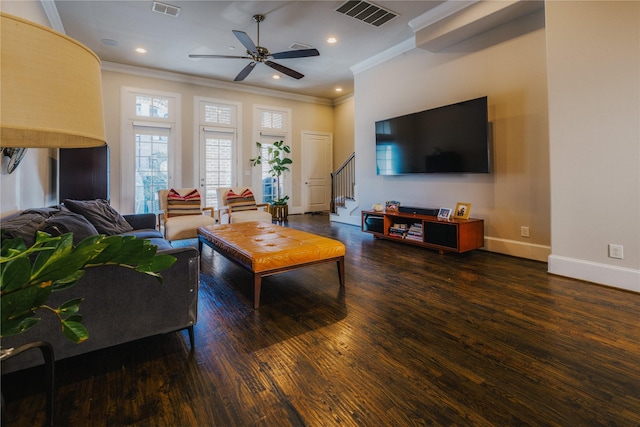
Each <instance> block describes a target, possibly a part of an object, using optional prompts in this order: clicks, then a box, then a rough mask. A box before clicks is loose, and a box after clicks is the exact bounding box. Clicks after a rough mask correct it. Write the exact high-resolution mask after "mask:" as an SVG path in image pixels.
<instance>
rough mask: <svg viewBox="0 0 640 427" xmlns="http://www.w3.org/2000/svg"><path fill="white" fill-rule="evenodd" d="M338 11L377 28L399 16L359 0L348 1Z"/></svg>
mask: <svg viewBox="0 0 640 427" xmlns="http://www.w3.org/2000/svg"><path fill="white" fill-rule="evenodd" d="M336 11H337V12H340V13H343V14H345V15H347V16H351V17H352V18H355V19H358V20H360V21H364V22H366V23H367V24H371V25H374V26H376V27H379V26H380V25H382V24H384V23H385V22H389V21H390V20H392V19H393V18H395V17H396V16H398V14H397V13H394V12H391V11H390V10H387V9H383V8H382V7H380V6H376V5H375V4H373V3H370V2H367V1H359V0H350V1H347V2H345V3H344V4H343V5H342V6H340V7H339V8H337V9H336Z"/></svg>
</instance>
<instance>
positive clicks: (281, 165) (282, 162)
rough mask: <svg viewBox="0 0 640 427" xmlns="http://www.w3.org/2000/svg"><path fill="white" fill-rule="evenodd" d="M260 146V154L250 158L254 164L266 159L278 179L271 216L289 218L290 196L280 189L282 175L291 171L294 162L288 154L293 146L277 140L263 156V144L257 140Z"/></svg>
mask: <svg viewBox="0 0 640 427" xmlns="http://www.w3.org/2000/svg"><path fill="white" fill-rule="evenodd" d="M256 146H257V147H258V156H257V157H256V158H254V159H250V161H251V164H252V166H257V165H261V164H262V162H263V161H264V162H265V163H266V164H267V165H268V166H269V174H270V175H271V176H272V177H274V178H275V179H276V199H275V200H273V201H271V216H272V217H273V219H275V220H277V221H284V220H286V219H287V215H288V213H289V206H288V204H287V201H288V200H289V196H285V195H282V194H281V193H282V192H281V189H280V177H281V176H282V174H283V173H285V172H291V169H289V165H291V164H292V163H293V161H292V160H291V158H290V157H288V154H290V153H291V147H290V146H288V145H287V144H285V143H284V141H276V142H274V143H273V144H271V145H268V146H267V151H266V153H265V155H264V158H263V157H262V144H261V143H259V142H256Z"/></svg>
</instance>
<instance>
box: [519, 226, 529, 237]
mask: <svg viewBox="0 0 640 427" xmlns="http://www.w3.org/2000/svg"><path fill="white" fill-rule="evenodd" d="M520 235H521V236H522V237H529V227H525V226H524V225H523V226H522V227H520Z"/></svg>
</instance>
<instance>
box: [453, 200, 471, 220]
mask: <svg viewBox="0 0 640 427" xmlns="http://www.w3.org/2000/svg"><path fill="white" fill-rule="evenodd" d="M470 212H471V203H461V202H458V203H457V204H456V210H455V211H454V212H453V217H454V218H455V219H469V213H470Z"/></svg>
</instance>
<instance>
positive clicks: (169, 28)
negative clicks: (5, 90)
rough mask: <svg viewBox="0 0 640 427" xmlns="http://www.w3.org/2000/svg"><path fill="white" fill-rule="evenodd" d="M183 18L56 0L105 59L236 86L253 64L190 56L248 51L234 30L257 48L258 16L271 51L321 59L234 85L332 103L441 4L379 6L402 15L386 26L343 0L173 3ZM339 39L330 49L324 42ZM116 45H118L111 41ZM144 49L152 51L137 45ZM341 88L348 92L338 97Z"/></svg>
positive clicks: (67, 23)
mask: <svg viewBox="0 0 640 427" xmlns="http://www.w3.org/2000/svg"><path fill="white" fill-rule="evenodd" d="M163 3H166V4H170V5H173V6H177V7H179V8H180V13H179V16H178V17H171V16H167V15H163V14H159V13H156V12H153V11H152V0H127V1H96V0H55V1H54V4H55V7H56V8H57V12H58V14H59V16H60V18H61V21H62V25H63V26H64V32H65V33H66V34H67V35H68V36H70V37H72V38H74V39H76V40H78V41H80V42H81V43H83V44H85V45H87V46H88V47H89V48H90V49H91V50H93V51H94V52H95V53H96V54H97V55H98V56H99V57H100V59H101V60H102V61H108V62H113V63H118V64H126V65H134V66H140V67H145V68H150V69H158V70H164V71H172V72H178V73H183V74H188V75H193V76H200V77H207V78H212V79H216V80H221V81H226V82H232V81H233V79H234V78H235V76H236V75H237V74H238V73H239V72H240V70H241V69H242V68H243V67H245V66H246V65H247V64H248V63H249V60H247V59H226V58H225V59H191V58H189V57H188V55H189V54H218V55H234V56H235V55H239V56H243V55H245V54H246V49H245V48H244V47H243V46H242V44H240V42H239V41H238V40H237V39H236V37H235V36H234V35H233V33H232V30H241V31H244V32H246V33H247V34H248V35H249V36H250V37H251V38H252V40H253V41H254V43H256V44H258V40H257V34H256V29H257V27H256V23H255V22H254V21H253V20H252V16H253V15H255V14H262V15H265V16H266V19H265V21H264V22H263V23H261V24H260V45H261V46H264V47H266V48H268V49H269V50H270V51H271V52H280V51H286V50H290V47H291V45H292V44H294V43H301V44H304V45H307V46H310V47H313V48H316V49H318V50H319V51H320V56H318V57H309V58H297V59H281V60H277V61H276V62H278V63H281V64H282V65H285V66H287V67H289V68H293V69H294V70H296V71H299V72H301V73H303V74H304V75H305V77H304V78H302V79H300V80H296V79H293V78H290V77H288V76H285V75H281V79H280V80H274V79H273V78H272V76H273V75H274V74H277V73H276V72H275V71H274V70H273V69H271V68H269V67H267V66H266V65H264V64H258V66H256V68H255V69H254V71H253V72H252V73H251V74H250V75H249V76H248V77H247V79H246V80H244V81H243V82H239V83H235V84H238V85H245V86H256V87H262V88H270V89H276V90H282V91H287V92H293V93H298V94H303V95H309V96H315V97H321V98H328V99H334V98H337V97H340V96H343V95H345V94H348V93H351V92H353V73H352V71H351V69H350V68H351V67H352V66H354V65H356V64H358V63H361V62H362V61H364V60H367V59H369V58H371V57H373V56H374V55H376V54H378V53H380V52H382V51H384V50H386V49H389V48H391V47H393V46H396V45H397V44H399V43H401V42H404V41H406V40H407V39H410V38H413V36H414V33H413V30H412V29H411V27H410V26H409V25H408V22H409V21H410V20H412V19H414V18H416V17H418V16H420V15H422V14H424V13H425V12H427V11H429V10H430V9H432V8H434V7H436V6H438V5H439V4H441V3H443V1H376V2H375V4H376V5H378V6H381V7H383V8H385V9H388V10H390V11H392V12H395V13H397V14H398V16H397V17H396V18H394V19H392V20H391V21H389V22H387V23H386V24H383V25H381V26H380V27H375V26H373V25H371V24H367V23H364V22H362V21H359V20H356V19H354V18H352V17H349V16H345V15H343V14H341V13H338V12H337V11H336V9H337V8H338V7H339V6H341V5H342V4H343V3H344V1H175V0H168V1H163ZM330 36H333V37H336V38H337V39H338V42H337V43H336V44H334V45H330V44H328V43H327V42H326V39H327V38H328V37H330ZM105 39H106V40H113V41H114V42H116V43H117V45H115V46H112V45H109V44H105V42H104V41H103V40H105ZM137 47H144V48H145V49H146V50H147V53H146V54H138V53H136V52H135V50H134V49H135V48H137ZM336 87H342V88H343V91H342V92H336V91H335V88H336Z"/></svg>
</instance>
